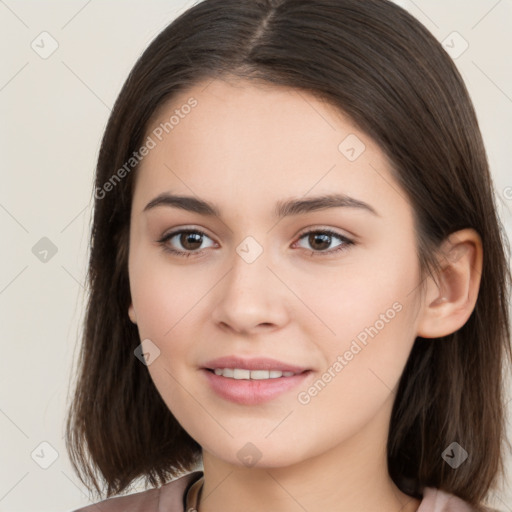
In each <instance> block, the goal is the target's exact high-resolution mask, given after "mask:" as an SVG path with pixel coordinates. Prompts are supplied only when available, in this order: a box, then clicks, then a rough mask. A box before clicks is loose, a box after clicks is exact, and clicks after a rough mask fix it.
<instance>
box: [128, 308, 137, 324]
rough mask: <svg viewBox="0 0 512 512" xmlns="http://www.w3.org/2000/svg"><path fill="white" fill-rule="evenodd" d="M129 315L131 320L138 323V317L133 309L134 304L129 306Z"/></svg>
mask: <svg viewBox="0 0 512 512" xmlns="http://www.w3.org/2000/svg"><path fill="white" fill-rule="evenodd" d="M128 316H129V317H130V320H131V321H132V322H133V323H134V324H136V323H137V317H136V316H135V309H133V304H130V306H129V307H128Z"/></svg>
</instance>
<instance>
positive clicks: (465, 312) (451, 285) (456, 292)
mask: <svg viewBox="0 0 512 512" xmlns="http://www.w3.org/2000/svg"><path fill="white" fill-rule="evenodd" d="M438 259H439V262H440V265H441V271H440V273H439V274H438V283H437V284H436V283H435V281H434V280H433V278H432V277H431V276H428V277H427V286H426V292H425V295H424V301H423V304H422V306H421V310H420V313H419V317H418V318H419V322H418V326H417V336H422V337H424V338H440V337H442V336H447V335H448V334H451V333H453V332H455V331H457V330H458V329H459V328H460V327H462V326H463V325H464V324H465V323H466V322H467V320H468V318H469V317H470V315H471V313H472V312H473V309H474V307H475V304H476V299H477V297H478V290H479V288H480V278H481V274H482V262H483V249H482V240H481V238H480V235H479V234H478V233H477V232H476V231H475V230H474V229H469V228H468V229H463V230H460V231H456V232H454V233H452V234H451V235H450V236H449V237H448V239H447V240H445V241H444V242H443V244H442V245H441V248H440V250H439V255H438Z"/></svg>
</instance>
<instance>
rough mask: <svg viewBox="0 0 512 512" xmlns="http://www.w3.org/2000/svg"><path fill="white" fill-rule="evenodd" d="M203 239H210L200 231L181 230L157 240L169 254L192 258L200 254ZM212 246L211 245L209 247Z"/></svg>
mask: <svg viewBox="0 0 512 512" xmlns="http://www.w3.org/2000/svg"><path fill="white" fill-rule="evenodd" d="M205 238H207V239H210V237H209V236H208V235H207V234H206V233H203V232H202V231H197V230H191V229H188V230H187V229H181V230H179V231H174V232H172V233H169V234H168V235H165V236H164V237H162V238H161V239H160V240H158V242H159V243H160V244H161V245H162V246H163V249H164V250H165V251H167V252H169V253H171V254H176V255H178V256H193V255H196V253H197V254H199V253H201V252H202V248H201V245H202V244H203V243H204V241H205V240H204V239H205ZM210 240H211V239H210ZM213 245H214V244H213V243H212V244H211V245H210V247H212V246H213ZM175 247H177V248H175Z"/></svg>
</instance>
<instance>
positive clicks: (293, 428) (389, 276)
mask: <svg viewBox="0 0 512 512" xmlns="http://www.w3.org/2000/svg"><path fill="white" fill-rule="evenodd" d="M187 105H189V106H188V107H187ZM171 116H174V118H171ZM165 123H168V124H167V125H166V124H165ZM171 125H172V126H171ZM167 132H168V133H167ZM146 137H150V139H151V141H152V142H149V139H146V140H147V141H148V144H147V145H148V147H151V148H150V150H149V152H148V154H147V155H146V156H145V157H144V159H143V161H142V163H141V165H140V167H139V169H138V170H137V175H136V182H135V189H134V196H133V203H132V215H131V225H130V248H129V277H130V288H131V294H132V305H131V306H130V310H129V315H130V318H131V319H132V321H134V322H136V324H137V326H138V330H139V334H140V338H141V340H144V342H143V347H145V352H148V353H149V354H150V356H149V357H150V359H148V363H149V364H148V367H147V368H148V371H149V372H150V375H151V377H152V379H153V381H154V383H155V385H156V388H157V389H158V392H159V393H160V395H161V396H162V398H163V400H164V401H165V403H166V404H167V406H168V407H169V409H170V410H171V411H172V413H173V414H174V416H175V417H176V419H177V420H178V421H179V423H180V424H181V425H182V426H183V428H184V429H185V430H186V431H187V432H188V433H189V434H190V435H191V436H192V437H193V438H194V439H195V440H196V441H198V442H199V444H200V445H201V446H202V447H203V449H204V450H206V451H208V452H209V453H211V454H213V455H214V456H216V457H218V458H219V459H223V460H224V461H226V462H229V463H232V464H237V465H242V464H245V463H246V462H247V460H250V457H252V460H253V461H257V464H258V465H259V466H267V467H277V466H284V465H288V464H293V463H296V462H299V461H301V460H305V459H308V458H310V457H314V456H317V455H319V454H321V453H325V452H327V451H328V450H332V449H333V448H334V447H336V446H339V445H341V444H343V443H345V444H346V443H348V442H350V439H352V438H354V436H355V435H356V434H358V433H361V432H364V431H365V429H366V430H368V428H367V427H369V425H371V424H372V422H374V420H375V418H376V417H378V416H379V415H381V413H382V411H383V410H385V411H387V412H388V413H389V412H390V410H391V409H390V408H391V405H392V402H393V398H394V390H395V387H396V385H397V383H398V380H399V378H400V375H401V373H402V371H403V368H404V366H405V363H406V360H407V357H408V355H409V353H410V350H411V348H412V344H413V342H414V339H415V336H416V332H417V331H416V327H417V323H418V320H417V318H418V311H419V309H418V308H419V304H420V302H421V297H419V296H418V294H419V287H418V284H419V283H420V269H419V263H418V259H417V252H416V239H415V231H414V223H413V212H412V209H411V207H410V205H409V203H408V202H407V200H406V196H405V193H403V192H402V191H401V189H400V187H399V186H398V184H397V182H396V181H395V180H394V179H393V177H392V175H391V172H390V164H389V162H388V161H387V159H386V158H385V156H384V154H383V152H382V151H381V150H380V148H379V147H378V146H377V145H376V144H375V143H374V142H373V141H372V140H371V139H370V138H369V136H367V135H366V134H365V133H364V132H361V131H360V130H358V129H357V128H356V127H355V126H354V124H353V123H352V122H351V121H350V119H348V118H347V117H345V116H344V115H342V114H341V113H339V112H338V111H337V110H335V109H334V107H332V106H330V105H328V104H326V103H324V102H321V101H320V100H318V99H315V98H314V97H313V96H309V95H307V94H305V93H304V92H298V91H295V90H293V89H287V88H276V87H275V86H269V85H261V84H258V85H256V84H255V83H253V82H246V81H238V82H225V81H220V80H215V81H213V82H211V83H210V84H209V85H207V83H202V84H199V85H197V86H195V87H193V88H191V89H189V90H187V91H186V92H183V93H181V94H180V95H179V96H175V97H174V98H173V100H172V104H171V103H169V104H168V105H164V107H163V108H162V109H160V111H159V113H158V114H157V115H156V116H155V118H154V119H153V120H152V122H151V126H150V127H149V130H148V132H147V134H146ZM166 195H167V198H166ZM329 195H337V196H339V197H337V198H333V199H332V200H331V202H328V204H325V203H321V202H320V201H316V202H315V201H314V200H315V198H316V199H318V198H325V197H326V196H329ZM172 196H187V197H191V198H193V199H195V200H197V201H205V202H207V203H208V204H209V205H210V206H211V207H212V210H214V212H215V213H214V214H212V212H208V211H207V209H206V208H205V207H204V206H201V208H199V207H197V205H198V204H199V203H196V208H188V207H187V205H188V206H190V205H191V203H190V202H189V203H186V202H184V201H181V202H178V201H176V200H175V199H172ZM289 202H298V203H297V204H296V205H295V206H293V205H292V206H291V207H286V205H288V206H290V204H291V203H290V204H289ZM172 251H180V252H181V253H183V254H179V253H175V252H172ZM218 358H233V359H232V360H226V361H221V362H215V361H214V360H215V359H218ZM267 359H270V360H271V361H268V360H267ZM212 361H213V363H212ZM214 368H218V370H217V373H220V370H219V368H220V369H222V368H228V371H227V372H226V371H223V372H222V374H219V375H216V374H215V371H212V370H214ZM229 368H239V369H240V370H241V371H237V370H236V371H235V370H232V371H231V372H229ZM251 369H252V370H253V371H254V373H250V370H251ZM270 370H272V371H279V370H281V371H289V372H293V375H290V374H288V373H286V374H283V376H281V377H278V375H279V373H265V371H270ZM230 375H232V377H230ZM233 377H234V378H233ZM249 377H250V378H249ZM262 377H272V378H268V379H263V380H260V378H262ZM384 423H385V422H381V428H383V427H382V425H384ZM384 435H385V433H384ZM247 443H251V444H250V445H249V444H247ZM247 456H249V459H247Z"/></svg>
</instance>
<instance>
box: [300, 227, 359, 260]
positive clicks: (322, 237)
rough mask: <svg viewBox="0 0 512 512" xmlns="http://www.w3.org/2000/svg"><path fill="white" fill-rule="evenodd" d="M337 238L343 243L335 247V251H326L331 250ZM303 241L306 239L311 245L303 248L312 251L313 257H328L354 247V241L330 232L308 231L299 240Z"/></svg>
mask: <svg viewBox="0 0 512 512" xmlns="http://www.w3.org/2000/svg"><path fill="white" fill-rule="evenodd" d="M336 238H337V239H338V240H340V241H341V243H339V244H337V245H335V246H334V249H330V250H326V249H329V246H331V244H332V242H333V239H336ZM303 239H305V240H306V241H307V244H308V245H309V247H304V246H303V247H304V248H305V249H311V251H312V254H313V255H315V253H317V254H319V255H322V254H325V255H328V254H332V253H335V252H337V251H343V250H346V249H347V248H348V247H349V246H350V245H354V242H353V241H352V240H349V239H348V238H347V237H345V236H343V235H340V234H339V233H336V232H334V231H330V230H315V231H308V232H307V233H303V234H302V235H301V237H300V239H299V240H303Z"/></svg>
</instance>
